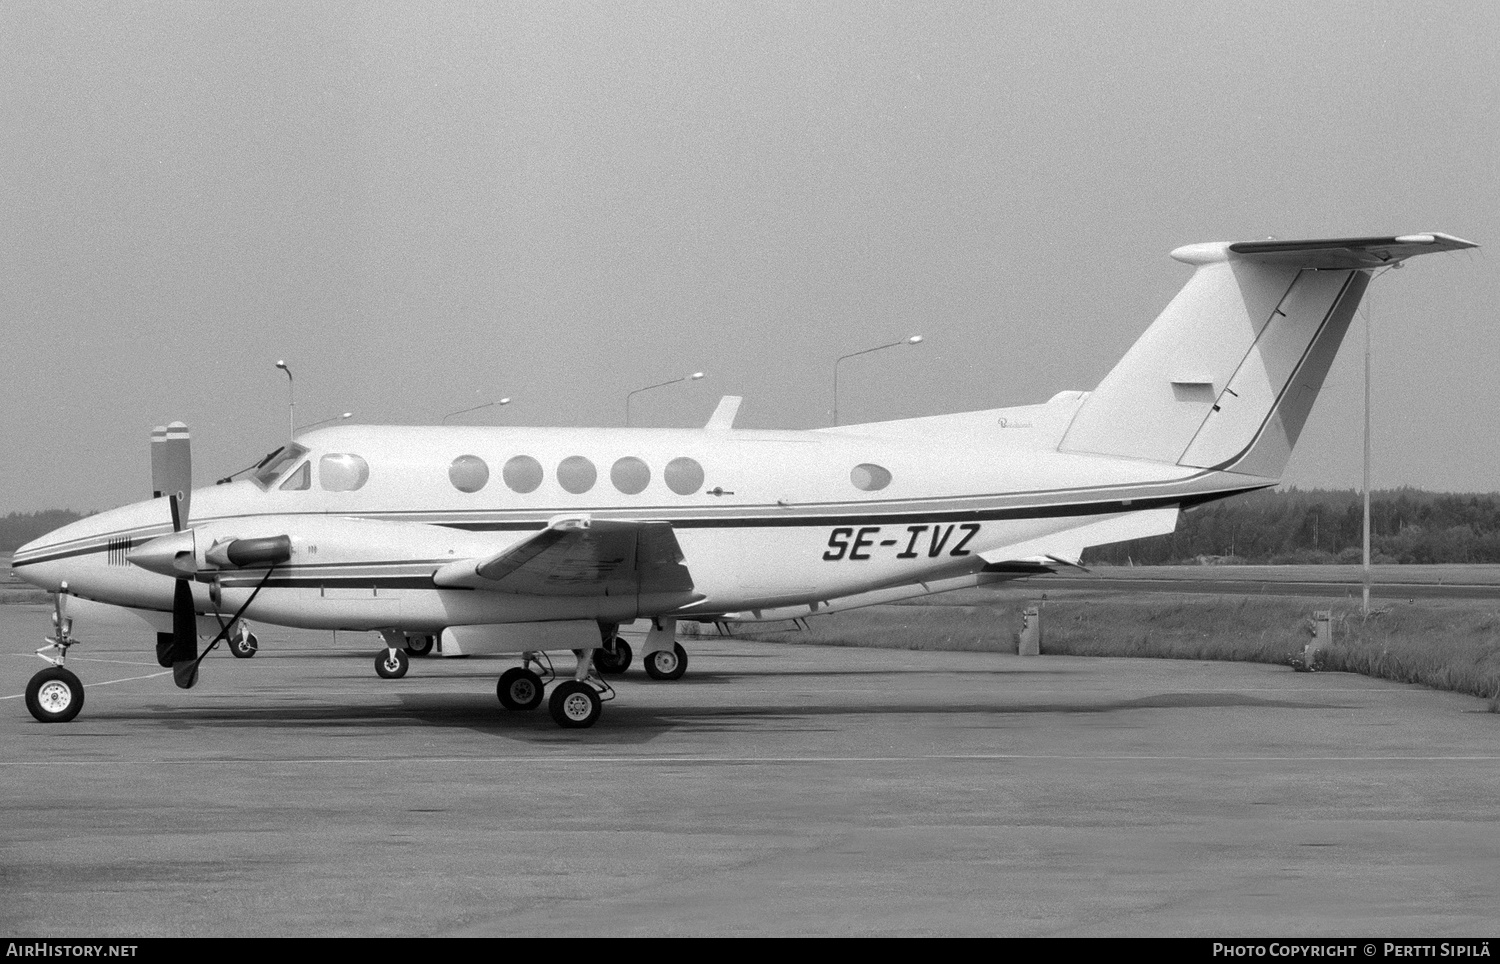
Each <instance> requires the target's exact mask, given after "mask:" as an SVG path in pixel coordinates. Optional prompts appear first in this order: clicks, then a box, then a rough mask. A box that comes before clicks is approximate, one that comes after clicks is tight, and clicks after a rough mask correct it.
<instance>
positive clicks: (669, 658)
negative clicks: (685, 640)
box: [646, 643, 687, 679]
mask: <svg viewBox="0 0 1500 964" xmlns="http://www.w3.org/2000/svg"><path fill="white" fill-rule="evenodd" d="M686 672H687V650H685V649H683V648H682V644H681V643H673V644H672V648H671V649H669V650H668V649H659V650H657V651H656V652H654V653H651V654H649V655H648V656H647V657H646V675H647V676H649V677H651V678H652V679H682V674H683V673H686Z"/></svg>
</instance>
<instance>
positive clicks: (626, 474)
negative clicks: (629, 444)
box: [609, 455, 651, 495]
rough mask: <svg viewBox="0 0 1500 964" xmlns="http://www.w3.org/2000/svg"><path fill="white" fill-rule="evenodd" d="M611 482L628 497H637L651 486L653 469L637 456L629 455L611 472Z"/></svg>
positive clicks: (615, 465) (616, 464)
mask: <svg viewBox="0 0 1500 964" xmlns="http://www.w3.org/2000/svg"><path fill="white" fill-rule="evenodd" d="M609 480H610V481H611V482H613V483H614V484H615V488H617V489H619V490H620V491H621V492H624V493H625V494H626V495H636V494H638V493H640V492H644V491H645V489H646V486H648V485H650V484H651V467H650V466H648V465H647V464H646V463H645V462H642V461H641V460H640V459H638V458H636V457H635V456H633V455H627V456H625V457H624V458H623V459H620V460H619V461H618V462H616V463H615V464H614V467H612V468H611V469H610V470H609Z"/></svg>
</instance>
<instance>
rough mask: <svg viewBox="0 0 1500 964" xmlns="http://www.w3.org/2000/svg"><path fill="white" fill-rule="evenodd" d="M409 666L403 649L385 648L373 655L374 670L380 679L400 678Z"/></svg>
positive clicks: (408, 659)
mask: <svg viewBox="0 0 1500 964" xmlns="http://www.w3.org/2000/svg"><path fill="white" fill-rule="evenodd" d="M410 666H411V659H410V658H409V657H408V656H407V655H406V651H405V650H401V649H385V650H381V651H380V652H379V653H377V654H376V656H375V672H376V674H377V675H378V676H379V677H380V678H381V679H400V678H401V677H403V676H405V675H406V671H407V669H408V668H409V667H410Z"/></svg>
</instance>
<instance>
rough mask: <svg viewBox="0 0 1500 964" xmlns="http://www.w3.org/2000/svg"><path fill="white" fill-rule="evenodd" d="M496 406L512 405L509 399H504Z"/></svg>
mask: <svg viewBox="0 0 1500 964" xmlns="http://www.w3.org/2000/svg"><path fill="white" fill-rule="evenodd" d="M495 404H496V405H509V404H510V399H508V398H502V399H500V401H498V402H496V403H495Z"/></svg>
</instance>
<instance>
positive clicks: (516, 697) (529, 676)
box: [496, 640, 624, 730]
mask: <svg viewBox="0 0 1500 964" xmlns="http://www.w3.org/2000/svg"><path fill="white" fill-rule="evenodd" d="M621 642H622V643H623V642H624V641H623V640H621ZM591 652H592V653H594V654H596V655H597V654H598V653H602V652H605V650H592V651H591V650H574V653H575V655H577V657H578V668H577V670H575V672H574V674H573V678H572V679H568V680H563V681H562V682H561V683H558V684H557V685H556V686H554V687H552V696H551V698H550V699H548V700H547V712H548V713H549V714H550V715H551V716H552V720H553V722H555V723H556V724H557V725H558V726H560V727H562V728H564V729H568V730H576V729H583V728H585V727H590V726H593V725H594V724H595V723H597V722H598V721H599V714H600V713H601V712H602V711H603V708H604V703H605V701H606V700H611V699H614V696H615V691H614V689H613V688H612V687H611V686H610V685H609V684H608V683H606V682H604V680H603V679H601V678H600V677H599V676H597V675H595V674H594V673H593V672H592V670H593V669H594V657H591V656H590V653H591ZM521 659H522V665H520V666H516V667H512V668H511V669H508V670H506V671H505V672H503V673H501V674H500V683H499V685H498V686H497V687H496V695H497V696H498V697H499V698H500V705H501V706H503V707H505V708H506V709H507V710H512V711H527V710H534V709H536V708H537V707H538V706H541V705H542V694H543V692H544V690H545V687H546V685H547V683H548V682H550V681H552V680H553V679H555V678H556V674H555V673H554V672H553V670H552V666H551V663H550V661H548V660H547V657H546V654H545V653H525V654H523V655H522V657H521ZM533 665H535V666H536V668H537V669H538V670H541V672H540V673H539V672H536V671H535V670H533V669H532V668H531V667H532V666H533Z"/></svg>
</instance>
